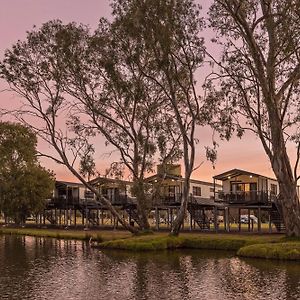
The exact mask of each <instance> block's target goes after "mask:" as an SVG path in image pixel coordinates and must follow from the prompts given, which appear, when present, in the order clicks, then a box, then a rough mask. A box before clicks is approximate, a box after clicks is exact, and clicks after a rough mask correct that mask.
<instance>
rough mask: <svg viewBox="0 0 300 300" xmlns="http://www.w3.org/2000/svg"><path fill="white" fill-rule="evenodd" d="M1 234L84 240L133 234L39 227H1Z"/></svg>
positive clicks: (100, 240) (99, 240) (115, 237)
mask: <svg viewBox="0 0 300 300" xmlns="http://www.w3.org/2000/svg"><path fill="white" fill-rule="evenodd" d="M0 234H16V235H27V236H38V237H50V238H57V239H71V240H83V241H89V240H92V241H97V242H103V241H108V240H114V239H122V238H126V237H129V236H131V235H130V234H129V233H127V232H121V231H104V230H103V231H92V230H91V231H84V230H65V229H37V228H10V227H1V228H0Z"/></svg>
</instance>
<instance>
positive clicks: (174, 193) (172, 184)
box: [147, 165, 222, 205]
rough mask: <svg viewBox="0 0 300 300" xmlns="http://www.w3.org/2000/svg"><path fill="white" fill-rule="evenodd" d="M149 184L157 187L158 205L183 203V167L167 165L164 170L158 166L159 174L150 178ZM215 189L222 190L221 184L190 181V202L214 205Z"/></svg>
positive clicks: (148, 179)
mask: <svg viewBox="0 0 300 300" xmlns="http://www.w3.org/2000/svg"><path fill="white" fill-rule="evenodd" d="M147 182H149V183H151V184H152V185H153V187H155V186H156V187H157V189H158V196H157V199H156V201H155V202H156V203H155V204H156V205H179V204H180V202H181V197H182V192H183V185H184V178H183V177H182V175H181V165H167V166H166V167H165V168H164V169H163V167H162V166H161V165H159V166H157V174H155V175H153V176H151V177H148V178H147ZM214 187H215V188H216V189H217V190H220V191H221V190H222V186H221V185H220V184H215V186H214V184H213V183H211V182H205V181H201V180H196V179H191V180H190V202H194V203H204V204H205V205H213V203H214Z"/></svg>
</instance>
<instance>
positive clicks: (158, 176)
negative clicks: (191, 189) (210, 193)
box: [146, 174, 222, 187]
mask: <svg viewBox="0 0 300 300" xmlns="http://www.w3.org/2000/svg"><path fill="white" fill-rule="evenodd" d="M156 179H171V180H174V181H179V182H183V181H184V178H183V177H182V176H176V175H171V174H165V175H164V176H162V175H159V174H155V175H152V176H150V177H148V178H146V180H147V181H148V182H151V181H154V180H156ZM190 182H191V183H197V184H202V185H208V186H213V185H214V184H213V183H212V182H207V181H202V180H197V179H191V180H190ZM216 186H217V187H222V185H221V184H216Z"/></svg>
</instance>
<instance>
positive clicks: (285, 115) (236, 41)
mask: <svg viewBox="0 0 300 300" xmlns="http://www.w3.org/2000/svg"><path fill="white" fill-rule="evenodd" d="M209 18H210V25H211V27H212V28H213V29H215V31H216V32H217V37H216V39H215V42H216V43H218V44H219V45H220V46H221V47H223V52H222V57H221V59H220V60H219V59H216V58H214V57H213V56H212V55H210V56H211V58H212V60H213V61H214V63H215V64H217V65H218V66H219V70H218V71H217V72H213V74H211V76H210V78H209V80H208V85H207V87H208V88H209V89H210V95H209V98H210V100H212V101H214V103H215V105H218V106H220V107H222V108H224V110H223V117H224V112H226V110H227V109H228V111H230V113H231V115H230V118H227V120H226V121H230V123H231V125H232V124H233V123H237V124H236V125H237V126H238V127H239V129H241V130H244V129H248V130H251V131H253V132H254V133H255V134H257V135H258V137H259V138H260V140H261V143H262V145H263V148H264V150H265V152H266V154H267V155H268V157H269V159H270V162H271V165H272V169H273V171H274V174H275V175H276V178H277V180H278V183H279V197H278V206H279V208H280V209H281V210H282V214H283V218H284V222H285V226H286V234H287V235H288V236H298V237H299V236H300V204H299V197H298V196H297V181H298V180H299V178H300V177H299V155H300V135H299V133H300V102H299V87H300V86H299V83H300V2H299V1H297V0H291V1H279V0H215V1H214V2H213V4H212V6H211V7H210V12H209ZM225 119H226V118H225ZM225 119H224V118H223V121H224V120H225ZM227 124H228V123H227ZM223 125H226V122H223ZM227 129H228V128H227ZM291 143H293V144H294V147H296V157H295V158H293V159H292V157H290V156H289V154H288V151H287V145H288V144H291ZM291 161H295V164H294V165H292V163H291Z"/></svg>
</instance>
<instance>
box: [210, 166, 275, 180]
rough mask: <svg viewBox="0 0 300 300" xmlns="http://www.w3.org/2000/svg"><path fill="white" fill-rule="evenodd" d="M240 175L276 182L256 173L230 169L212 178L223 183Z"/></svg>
mask: <svg viewBox="0 0 300 300" xmlns="http://www.w3.org/2000/svg"><path fill="white" fill-rule="evenodd" d="M240 175H249V176H253V177H262V178H266V179H270V180H274V181H276V179H274V178H271V177H267V176H264V175H261V174H257V173H253V172H249V171H246V170H241V169H232V170H229V171H226V172H224V173H221V174H218V175H215V176H214V177H213V178H214V179H216V180H221V181H225V180H227V179H230V178H234V177H237V176H240Z"/></svg>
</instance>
